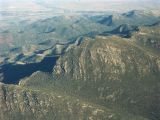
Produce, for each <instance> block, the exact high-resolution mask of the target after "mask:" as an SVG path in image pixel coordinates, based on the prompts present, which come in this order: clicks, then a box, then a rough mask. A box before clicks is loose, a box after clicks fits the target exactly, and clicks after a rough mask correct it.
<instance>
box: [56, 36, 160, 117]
mask: <svg viewBox="0 0 160 120" xmlns="http://www.w3.org/2000/svg"><path fill="white" fill-rule="evenodd" d="M159 73H160V57H158V56H156V55H153V54H151V53H148V52H146V51H145V50H144V49H142V48H141V47H140V46H138V45H136V44H134V43H132V42H131V41H127V39H122V38H119V37H116V36H112V37H107V38H106V37H97V38H96V40H88V41H87V40H86V41H85V42H84V43H83V44H82V45H81V46H79V47H78V48H76V49H75V48H72V49H71V50H70V52H68V53H67V54H66V55H64V56H63V57H61V58H60V59H59V60H58V62H57V65H56V66H55V68H54V72H53V74H54V76H55V79H58V80H60V84H61V85H63V86H64V88H65V89H66V90H68V89H69V91H70V92H71V93H74V94H76V95H79V96H82V97H85V98H88V99H91V100H92V101H96V102H97V101H98V103H100V104H102V105H105V106H107V105H109V106H112V107H113V106H121V107H122V108H125V109H128V110H129V111H130V112H132V113H136V114H140V115H143V116H147V117H149V118H151V119H159V116H160V114H159V111H160V106H159V100H160V94H159V91H160V89H159V88H160V80H159V78H160V74H159ZM57 84H59V82H58V83H57Z"/></svg>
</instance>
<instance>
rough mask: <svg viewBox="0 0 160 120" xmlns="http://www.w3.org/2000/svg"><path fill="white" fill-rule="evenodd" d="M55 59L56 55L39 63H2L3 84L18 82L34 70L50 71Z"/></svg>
mask: <svg viewBox="0 0 160 120" xmlns="http://www.w3.org/2000/svg"><path fill="white" fill-rule="evenodd" d="M57 59H58V57H46V58H44V60H43V61H41V62H40V63H31V64H25V65H13V64H6V65H3V66H2V68H1V69H0V73H2V74H3V80H2V82H3V83H5V84H18V83H19V81H20V80H21V79H22V78H24V77H28V76H30V75H31V74H32V73H34V72H36V71H42V72H52V69H53V67H54V65H55V64H56V60H57Z"/></svg>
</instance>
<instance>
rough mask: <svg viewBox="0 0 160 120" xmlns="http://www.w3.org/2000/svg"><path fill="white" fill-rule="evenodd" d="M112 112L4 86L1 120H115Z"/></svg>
mask: <svg viewBox="0 0 160 120" xmlns="http://www.w3.org/2000/svg"><path fill="white" fill-rule="evenodd" d="M116 117H118V114H117V115H116V114H114V112H112V111H111V110H109V109H107V108H104V107H102V106H99V105H94V104H90V103H88V102H85V101H82V100H80V99H77V98H74V97H69V96H67V95H63V94H62V95H61V94H57V93H52V94H47V93H45V92H43V93H42V92H40V91H32V90H27V89H24V88H21V87H19V86H8V85H4V84H2V83H0V119H1V120H29V119H30V120H44V119H46V120H78V119H79V120H81V119H87V120H98V119H99V120H102V119H105V120H113V119H116Z"/></svg>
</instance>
